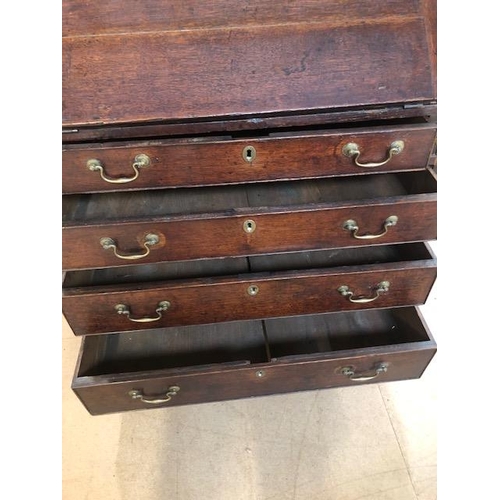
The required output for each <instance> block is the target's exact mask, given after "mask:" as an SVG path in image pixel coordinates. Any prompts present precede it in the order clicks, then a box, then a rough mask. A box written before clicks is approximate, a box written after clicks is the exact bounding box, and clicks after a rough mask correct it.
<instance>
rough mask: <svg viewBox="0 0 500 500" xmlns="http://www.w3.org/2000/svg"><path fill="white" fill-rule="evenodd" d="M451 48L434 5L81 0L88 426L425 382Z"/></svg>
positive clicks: (72, 26)
mask: <svg viewBox="0 0 500 500" xmlns="http://www.w3.org/2000/svg"><path fill="white" fill-rule="evenodd" d="M435 30H436V28H435V5H434V3H433V2H432V1H431V0H429V1H427V0H413V1H412V0H386V1H378V2H374V1H368V0H366V1H364V0H337V1H331V0H302V1H300V2H299V1H294V0H275V1H268V0H254V1H235V0H212V1H210V2H203V1H200V0H183V1H182V2H175V1H166V0H143V1H141V2H137V1H135V0H110V1H105V2H103V1H99V0H71V1H70V0H63V41H62V49H63V73H62V75H63V81H62V89H63V111H62V125H63V134H62V142H63V156H62V188H63V196H62V215H63V221H62V226H63V235H62V244H63V251H62V260H63V262H62V266H63V271H64V276H63V297H62V308H63V314H64V316H65V317H66V319H67V321H68V323H69V325H70V326H71V328H72V330H73V332H74V334H75V335H77V336H81V337H82V344H81V350H80V355H79V358H78V360H77V366H76V370H75V375H74V379H73V384H72V387H73V390H74V391H75V393H76V395H77V396H78V398H79V399H80V400H81V402H82V403H83V404H84V405H85V407H86V408H87V409H88V411H89V412H90V413H91V414H93V415H98V414H104V413H110V412H122V411H128V410H140V409H146V408H160V407H170V406H174V405H186V404H193V403H203V402H208V401H222V400H228V399H237V398H246V397H252V396H262V395H270V394H279V393H286V392H293V391H303V390H315V389H321V388H332V387H338V386H357V385H359V384H363V383H378V382H386V381H393V380H402V379H410V378H418V377H420V376H421V374H422V373H423V371H424V370H425V368H426V366H427V365H428V363H429V362H430V361H431V359H432V357H433V355H434V353H435V350H436V345H435V342H434V340H433V338H432V336H431V333H430V332H429V331H428V328H427V326H426V324H425V321H424V319H423V318H422V316H421V313H420V311H419V308H418V306H419V305H421V304H423V303H425V301H426V299H427V297H428V294H429V292H430V290H431V288H432V286H433V283H434V280H435V278H436V259H435V256H434V255H433V253H432V251H431V249H430V247H429V245H428V243H427V242H428V241H430V240H433V239H435V238H436V191H437V190H436V184H437V177H436V173H435V172H434V170H433V168H432V165H433V163H434V158H435V154H436V153H435V142H436V141H435V137H436V115H437V113H436V106H437V101H436V36H435V35H436V32H435Z"/></svg>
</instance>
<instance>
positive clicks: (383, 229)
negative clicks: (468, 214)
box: [62, 193, 437, 270]
mask: <svg viewBox="0 0 500 500" xmlns="http://www.w3.org/2000/svg"><path fill="white" fill-rule="evenodd" d="M234 212H235V213H236V215H232V216H212V217H208V216H207V217H200V218H197V217H178V218H176V217H171V218H169V219H168V220H159V219H155V220H153V221H151V222H129V223H126V222H123V223H119V222H117V223H113V224H88V225H80V226H69V227H65V228H64V229H63V235H62V243H63V245H62V246H63V250H62V256H63V258H62V261H63V269H64V270H70V269H90V268H103V267H117V266H125V265H131V264H139V263H152V262H165V261H180V260H191V259H202V258H216V257H229V256H249V255H259V254H266V253H278V252H290V251H300V250H314V249H328V248H340V247H355V246H362V245H373V244H388V243H402V242H411V241H426V240H433V239H435V238H436V236H437V235H436V230H437V223H436V195H435V193H430V194H422V195H410V196H405V197H394V198H391V199H390V200H387V201H386V200H384V201H381V202H373V201H372V202H366V203H363V202H360V203H358V204H356V205H347V206H345V205H344V206H334V207H332V206H327V207H325V208H314V209H309V210H293V209H291V210H290V211H289V212H286V213H283V212H280V211H258V212H246V213H245V212H244V211H243V210H239V209H235V210H234ZM391 216H396V217H397V224H396V225H390V223H389V224H388V223H387V221H389V218H390V217H391ZM348 221H354V222H355V223H356V227H358V228H359V229H358V231H356V230H354V229H353V228H352V224H351V225H349V224H346V223H347V222H348ZM148 235H154V236H155V238H154V239H151V237H149V236H148ZM366 235H371V236H372V238H369V239H358V238H357V237H356V236H366ZM373 236H376V237H375V238H373ZM110 240H112V242H114V245H111V244H110ZM130 256H134V257H137V258H136V259H134V260H132V261H131V260H128V259H127V258H123V257H130Z"/></svg>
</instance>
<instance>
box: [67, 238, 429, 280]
mask: <svg viewBox="0 0 500 500" xmlns="http://www.w3.org/2000/svg"><path fill="white" fill-rule="evenodd" d="M433 258H434V256H433V254H432V252H431V250H430V248H429V247H428V246H427V245H426V244H425V243H421V242H419V243H402V244H397V245H381V246H367V247H357V248H347V249H346V248H340V249H334V250H316V251H308V252H292V253H288V254H273V255H263V256H256V257H249V258H245V257H239V258H225V259H207V260H196V261H185V262H163V263H157V264H141V265H135V266H128V267H119V268H103V269H92V270H84V271H68V272H67V273H66V275H65V279H64V283H63V287H64V288H72V287H86V286H105V285H118V284H127V283H137V282H142V281H147V282H152V281H156V282H158V281H167V280H170V281H171V280H182V279H193V278H209V277H217V276H234V275H241V274H245V273H250V272H251V273H264V272H266V273H270V272H275V271H280V272H283V271H293V270H301V269H325V268H332V267H341V266H359V265H370V264H381V263H388V262H415V261H427V260H430V259H433Z"/></svg>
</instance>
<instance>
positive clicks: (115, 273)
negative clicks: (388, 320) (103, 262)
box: [63, 243, 436, 335]
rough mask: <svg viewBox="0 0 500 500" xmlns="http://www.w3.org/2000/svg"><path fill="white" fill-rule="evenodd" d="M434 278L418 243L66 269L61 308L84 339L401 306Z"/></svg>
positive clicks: (423, 294) (426, 251) (421, 296)
mask: <svg viewBox="0 0 500 500" xmlns="http://www.w3.org/2000/svg"><path fill="white" fill-rule="evenodd" d="M435 277H436V259H435V257H434V255H433V254H432V252H431V250H430V248H429V247H428V246H427V244H425V243H408V244H400V245H384V246H370V247H361V248H352V249H337V250H328V251H315V252H296V253H290V254H284V255H280V254H277V255H266V256H260V257H252V258H250V259H242V258H238V259H217V260H215V261H213V260H200V261H195V262H194V263H190V262H178V263H162V264H149V265H143V266H130V267H127V268H109V269H102V270H93V271H72V272H68V273H67V274H66V279H65V281H64V289H63V313H64V315H65V317H66V319H67V320H68V323H69V324H70V326H71V328H72V329H73V331H74V333H75V334H76V335H90V334H99V333H113V332H120V331H136V330H151V329H156V328H160V327H169V326H184V325H196V324H211V323H221V322H224V321H238V320H250V319H264V318H272V317H282V316H296V315H300V314H309V313H311V314H313V313H325V312H335V311H343V310H346V311H348V310H355V309H371V308H383V307H396V306H409V305H415V304H422V303H424V302H425V300H426V298H427V296H428V294H429V291H430V289H431V287H432V285H433V283H434V280H435ZM162 304H163V306H164V307H163V306H162Z"/></svg>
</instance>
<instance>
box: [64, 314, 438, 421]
mask: <svg viewBox="0 0 500 500" xmlns="http://www.w3.org/2000/svg"><path fill="white" fill-rule="evenodd" d="M367 313H371V314H373V313H376V314H377V315H378V316H379V318H380V319H379V320H378V321H375V323H376V324H378V325H379V326H380V327H381V328H380V329H379V330H378V331H376V330H374V329H373V328H372V329H371V334H370V333H369V332H365V333H366V334H367V335H370V336H371V337H372V339H373V340H374V341H375V344H376V345H378V347H360V348H356V349H350V350H342V349H340V350H330V342H329V341H328V333H327V330H323V332H324V333H323V334H324V339H325V341H326V343H325V342H323V343H321V342H319V343H316V346H317V347H318V349H319V350H318V352H316V353H315V354H307V353H308V352H310V350H309V349H307V348H306V349H305V350H303V351H302V354H301V355H299V356H295V357H290V356H289V357H285V358H281V359H278V360H277V361H274V362H267V363H248V364H240V365H239V366H230V365H218V366H217V365H214V366H210V367H205V368H204V367H192V368H186V369H183V368H179V369H175V368H174V369H170V370H158V371H152V370H151V371H135V372H125V371H123V372H121V373H109V372H107V373H108V374H103V375H98V374H97V373H94V374H92V375H89V376H85V374H81V373H80V374H79V373H78V372H77V375H76V376H75V378H74V380H73V385H72V387H73V389H74V391H75V392H76V394H77V395H78V397H79V398H80V399H81V401H82V403H83V404H84V405H85V406H86V407H87V409H88V410H89V412H90V413H91V414H94V415H98V414H104V413H112V412H118V411H128V410H140V409H147V408H149V409H150V408H159V407H169V406H177V405H186V404H193V403H203V402H208V401H222V400H230V399H238V398H245V397H252V396H262V395H269V394H280V393H286V392H295V391H303V390H315V389H321V388H329V387H341V386H353V385H354V386H356V385H359V384H360V383H363V384H366V383H380V382H386V381H390V380H404V379H410V378H418V377H420V376H421V374H422V373H423V371H424V370H425V368H426V367H427V365H428V363H429V362H430V360H431V359H432V357H433V355H434V353H435V350H436V346H435V343H434V341H433V339H432V337H431V336H430V334H429V333H428V332H427V331H426V330H425V325H424V324H422V323H421V322H420V320H419V315H418V314H416V313H415V312H413V314H409V315H408V314H406V316H407V317H408V319H410V333H402V332H401V339H403V342H404V343H397V337H396V336H394V334H393V330H394V328H393V327H394V321H396V323H398V322H399V320H398V315H401V313H403V315H404V313H405V311H404V310H403V311H401V310H400V311H399V312H396V311H395V312H394V314H393V313H391V312H390V311H386V310H380V311H365V312H363V313H360V312H358V313H349V314H351V315H352V314H356V315H357V316H358V320H346V321H343V323H344V324H349V323H351V324H356V323H357V324H358V325H359V324H365V325H366V324H367V321H366V320H365V321H363V320H362V319H361V318H359V315H365V314H367ZM339 314H341V313H339ZM380 315H382V316H380ZM330 316H331V318H330V321H335V317H337V316H339V315H338V314H335V315H330ZM337 319H338V318H337ZM368 323H373V321H372V322H368ZM316 326H317V324H316ZM313 327H314V325H312V328H313ZM391 332H392V333H391ZM140 335H144V334H140ZM303 335H304V337H303V338H308V337H310V336H311V335H312V336H313V337H318V336H319V335H318V334H314V333H312V332H311V331H309V332H308V331H305V332H303ZM384 336H385V340H386V341H387V343H386V344H383V341H382V342H381V339H380V337H384ZM97 338H98V337H97ZM94 339H95V337H89V338H86V339H85V342H84V344H83V350H84V351H86V352H84V355H82V359H85V358H86V357H92V356H93V352H94V350H93V348H92V345H91V341H93V340H94ZM395 342H396V343H395ZM85 344H88V348H87V347H86V345H85ZM129 345H130V342H129ZM321 345H322V346H323V347H321ZM271 354H272V353H271ZM127 357H128V358H130V357H129V356H126V357H125V358H127ZM124 361H125V360H124ZM382 362H383V363H387V365H388V370H387V372H385V373H381V374H380V375H378V376H377V377H376V378H374V379H372V380H368V381H365V382H355V381H352V380H350V379H349V378H348V377H346V376H345V375H343V374H342V373H341V371H340V370H341V368H343V367H346V366H350V367H353V368H354V370H355V371H356V373H364V372H366V371H368V372H370V373H372V372H373V368H374V367H375V366H377V365H378V364H379V363H382ZM113 363H114V362H113ZM111 366H113V365H111ZM129 367H130V368H133V363H129ZM138 368H139V370H141V368H142V366H141V365H139V366H138ZM101 369H102V370H103V372H105V371H106V368H105V367H101ZM171 386H178V387H179V388H180V391H179V392H178V393H177V394H176V395H175V396H173V397H172V399H171V400H170V401H169V402H166V403H162V404H158V405H152V404H145V403H143V402H141V401H139V400H134V399H132V398H131V397H130V395H129V391H131V390H141V391H142V392H143V393H144V394H145V395H146V396H150V397H155V396H161V395H164V394H165V393H166V391H167V390H168V388H169V387H171Z"/></svg>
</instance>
